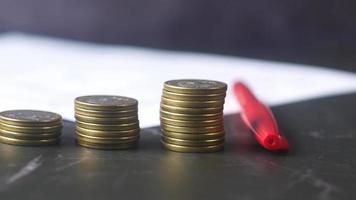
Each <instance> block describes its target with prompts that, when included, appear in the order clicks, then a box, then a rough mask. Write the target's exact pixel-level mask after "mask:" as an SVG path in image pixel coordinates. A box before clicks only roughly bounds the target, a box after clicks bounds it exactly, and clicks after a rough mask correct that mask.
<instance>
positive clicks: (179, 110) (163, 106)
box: [161, 103, 223, 115]
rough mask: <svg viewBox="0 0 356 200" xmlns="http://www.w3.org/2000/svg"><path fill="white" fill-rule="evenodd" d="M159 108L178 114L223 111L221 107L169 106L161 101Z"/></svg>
mask: <svg viewBox="0 0 356 200" xmlns="http://www.w3.org/2000/svg"><path fill="white" fill-rule="evenodd" d="M161 110H164V111H168V112H174V113H180V114H191V115H200V114H216V113H220V112H222V111H223V107H211V108H182V107H177V106H169V105H166V104H162V103H161Z"/></svg>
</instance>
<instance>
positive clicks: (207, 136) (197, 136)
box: [161, 130, 225, 140]
mask: <svg viewBox="0 0 356 200" xmlns="http://www.w3.org/2000/svg"><path fill="white" fill-rule="evenodd" d="M161 131H162V134H163V135H164V136H168V137H172V138H176V139H183V140H209V139H216V138H221V137H224V136H225V132H224V131H219V132H211V133H203V134H190V133H178V132H173V131H167V130H161Z"/></svg>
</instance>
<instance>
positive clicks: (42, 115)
mask: <svg viewBox="0 0 356 200" xmlns="http://www.w3.org/2000/svg"><path fill="white" fill-rule="evenodd" d="M61 122H62V117H61V116H60V115H58V114H56V113H52V112H47V111H38V110H9V111H4V112H1V113H0V123H6V124H11V125H15V126H57V125H59V124H61Z"/></svg>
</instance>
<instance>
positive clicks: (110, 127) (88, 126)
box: [75, 120, 140, 131]
mask: <svg viewBox="0 0 356 200" xmlns="http://www.w3.org/2000/svg"><path fill="white" fill-rule="evenodd" d="M75 123H76V125H77V126H79V127H81V128H86V129H91V130H99V131H127V130H133V129H138V128H140V125H139V122H138V121H136V122H134V123H130V124H113V125H106V124H94V123H87V122H82V121H79V120H77V121H76V122H75Z"/></svg>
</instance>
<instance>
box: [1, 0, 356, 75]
mask: <svg viewBox="0 0 356 200" xmlns="http://www.w3.org/2000/svg"><path fill="white" fill-rule="evenodd" d="M355 6H356V1H343V0H341V1H335V0H322V1H321V0H313V1H308V0H298V1H297V0H284V1H277V0H271V1H258V0H219V1H217V0H190V1H182V0H151V1H139V0H75V1H72V0H51V1H48V0H0V32H8V31H20V32H28V33H35V34H41V35H49V36H55V37H61V38H69V39H76V40H82V41H90V42H96V43H112V44H128V45H133V46H144V47H152V48H160V49H171V50H183V51H193V52H208V53H217V54H225V55H236V56H241V57H249V58H258V59H267V60H276V61H287V62H293V63H304V64H312V65H321V66H325V67H332V68H338V69H343V70H348V71H356V56H355V52H356V38H355V36H356V12H355V9H354V8H355Z"/></svg>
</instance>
